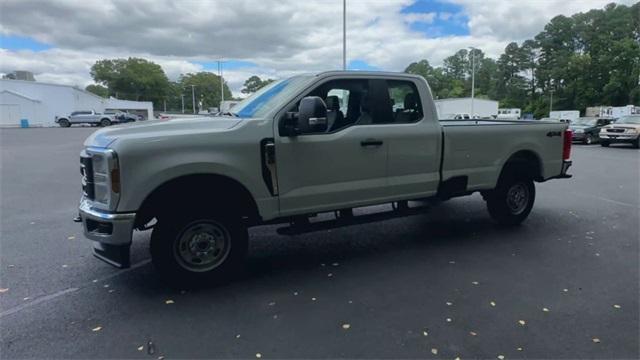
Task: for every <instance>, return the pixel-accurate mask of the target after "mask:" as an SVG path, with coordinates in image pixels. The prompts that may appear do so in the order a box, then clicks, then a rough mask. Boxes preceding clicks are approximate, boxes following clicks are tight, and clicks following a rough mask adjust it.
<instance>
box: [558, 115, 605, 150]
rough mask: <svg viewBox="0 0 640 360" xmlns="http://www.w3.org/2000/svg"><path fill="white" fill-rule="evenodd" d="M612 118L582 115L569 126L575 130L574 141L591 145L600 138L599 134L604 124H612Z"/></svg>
mask: <svg viewBox="0 0 640 360" xmlns="http://www.w3.org/2000/svg"><path fill="white" fill-rule="evenodd" d="M611 121H612V120H611V119H604V118H596V117H581V118H578V119H575V120H573V122H571V124H570V125H569V128H570V129H571V130H572V131H573V141H579V142H581V143H583V144H586V145H591V144H594V143H596V142H598V141H599V140H600V138H599V137H598V134H599V133H600V129H601V128H602V127H603V126H606V125H609V124H611Z"/></svg>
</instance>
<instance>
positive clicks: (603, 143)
mask: <svg viewBox="0 0 640 360" xmlns="http://www.w3.org/2000/svg"><path fill="white" fill-rule="evenodd" d="M600 146H602V147H609V142H608V141H605V140H602V141H601V142H600Z"/></svg>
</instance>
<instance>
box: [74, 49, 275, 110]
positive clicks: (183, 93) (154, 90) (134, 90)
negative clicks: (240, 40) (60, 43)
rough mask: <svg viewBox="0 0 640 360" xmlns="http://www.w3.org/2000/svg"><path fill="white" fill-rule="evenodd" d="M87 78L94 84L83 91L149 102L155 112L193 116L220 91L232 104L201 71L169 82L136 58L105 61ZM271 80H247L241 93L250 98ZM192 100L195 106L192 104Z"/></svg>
mask: <svg viewBox="0 0 640 360" xmlns="http://www.w3.org/2000/svg"><path fill="white" fill-rule="evenodd" d="M91 77H92V78H93V80H94V81H95V82H96V84H91V85H88V86H87V87H86V88H85V90H87V91H89V92H91V93H94V94H96V95H98V96H101V97H109V96H113V97H116V98H118V99H123V100H135V101H151V102H153V106H154V108H155V109H159V110H165V109H166V111H172V112H182V111H183V110H184V111H185V112H186V113H193V112H194V104H195V112H197V111H198V110H206V109H208V108H212V107H218V106H219V105H220V101H221V100H222V98H223V97H222V96H221V94H222V92H221V91H224V99H225V100H233V99H234V98H233V94H232V93H231V90H230V89H229V86H228V85H227V83H226V82H224V84H223V87H222V89H223V90H221V87H220V82H221V79H220V76H218V75H216V74H214V73H212V72H208V71H202V72H198V73H188V74H182V75H180V78H179V79H178V80H177V81H170V80H169V79H168V78H167V75H166V74H165V72H164V70H163V69H162V67H161V66H160V65H158V64H156V63H153V62H151V61H148V60H146V59H140V58H128V59H105V60H99V61H97V62H96V63H95V64H94V65H93V66H92V67H91ZM273 81H274V80H273V79H265V80H263V79H261V78H260V77H258V76H255V75H254V76H251V77H249V78H248V79H247V80H246V81H245V83H244V87H243V89H242V90H241V91H242V93H244V94H251V93H253V92H255V91H257V90H259V89H260V88H262V87H263V86H266V85H268V84H270V83H271V82H273ZM194 100H195V102H194Z"/></svg>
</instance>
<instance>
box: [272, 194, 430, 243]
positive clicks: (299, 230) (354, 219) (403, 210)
mask: <svg viewBox="0 0 640 360" xmlns="http://www.w3.org/2000/svg"><path fill="white" fill-rule="evenodd" d="M431 208H432V203H430V202H427V201H425V205H421V206H417V207H409V206H408V203H407V202H406V201H399V202H396V203H393V210H390V211H383V212H377V213H372V214H364V215H357V216H356V215H353V216H348V217H343V218H340V217H338V218H335V219H332V220H324V221H318V222H309V223H302V224H300V225H296V224H292V225H290V226H284V227H281V228H278V229H277V230H276V231H277V232H278V234H280V235H289V236H292V235H299V234H306V233H310V232H314V231H321V230H329V229H335V228H340V227H344V226H351V225H358V224H367V223H372V222H376V221H382V220H389V219H394V218H399V217H405V216H411V215H418V214H422V213H424V212H426V211H428V210H429V209H431Z"/></svg>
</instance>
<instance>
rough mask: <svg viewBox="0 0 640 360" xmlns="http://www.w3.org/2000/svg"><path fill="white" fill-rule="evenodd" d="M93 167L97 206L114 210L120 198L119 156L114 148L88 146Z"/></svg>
mask: <svg viewBox="0 0 640 360" xmlns="http://www.w3.org/2000/svg"><path fill="white" fill-rule="evenodd" d="M86 151H87V154H89V155H90V156H91V162H92V168H93V184H94V199H93V201H94V202H95V203H96V204H95V205H96V207H99V208H102V209H104V210H109V211H113V210H115V209H116V206H117V205H118V200H119V199H120V167H119V164H118V156H117V155H116V152H115V151H113V150H112V149H101V148H88V149H87V150H86Z"/></svg>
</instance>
